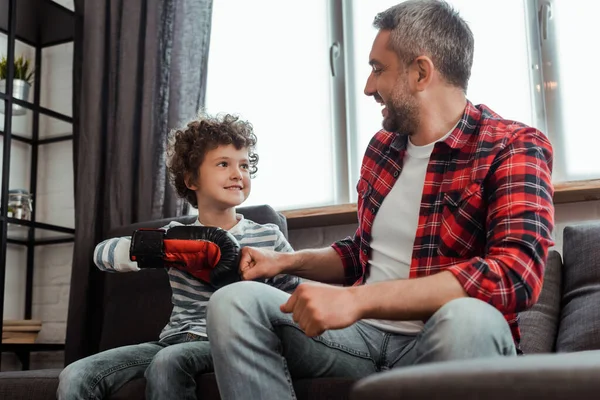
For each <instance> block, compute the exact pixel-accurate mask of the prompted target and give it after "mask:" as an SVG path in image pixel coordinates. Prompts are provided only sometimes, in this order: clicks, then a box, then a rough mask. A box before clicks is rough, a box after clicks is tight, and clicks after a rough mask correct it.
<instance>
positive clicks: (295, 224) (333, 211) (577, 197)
mask: <svg viewBox="0 0 600 400" xmlns="http://www.w3.org/2000/svg"><path fill="white" fill-rule="evenodd" d="M594 200H600V179H593V180H588V181H577V182H564V183H557V184H555V185H554V204H565V203H578V202H583V201H594ZM281 213H282V214H283V215H284V216H285V217H286V218H287V223H288V228H289V229H304V228H315V227H322V226H331V225H346V224H356V223H357V222H358V220H357V216H356V203H352V204H341V205H336V206H325V207H313V208H303V209H296V210H284V211H281Z"/></svg>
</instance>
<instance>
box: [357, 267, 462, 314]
mask: <svg viewBox="0 0 600 400" xmlns="http://www.w3.org/2000/svg"><path fill="white" fill-rule="evenodd" d="M348 290H351V291H353V292H354V295H355V297H356V301H357V304H360V307H361V311H360V314H361V319H362V318H374V319H388V320H398V321H412V320H422V319H427V318H429V317H431V316H432V315H433V314H434V313H435V312H436V311H437V310H439V309H440V308H441V307H442V306H443V305H444V304H446V303H447V302H449V301H450V300H454V299H458V298H461V297H466V296H467V293H466V292H465V290H464V289H463V287H462V286H461V284H460V283H459V282H458V280H457V279H456V278H455V277H454V275H453V274H452V273H451V272H448V271H444V272H440V273H438V274H435V275H432V276H428V277H426V278H417V279H399V280H393V281H386V282H378V283H373V284H369V285H363V286H356V287H352V288H349V289H348Z"/></svg>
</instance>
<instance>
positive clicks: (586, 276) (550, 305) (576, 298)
mask: <svg viewBox="0 0 600 400" xmlns="http://www.w3.org/2000/svg"><path fill="white" fill-rule="evenodd" d="M562 254H563V257H562V260H561V256H560V254H558V253H557V252H556V251H551V252H550V254H549V256H548V262H547V264H546V272H545V275H544V286H543V289H542V293H541V294H540V298H539V300H538V302H537V304H535V305H534V306H533V307H532V308H531V309H530V310H527V311H525V312H522V313H521V314H520V315H519V318H520V319H519V326H520V327H521V336H522V337H521V348H522V349H523V352H524V353H525V354H527V353H550V352H572V351H582V350H597V349H600V223H599V222H593V223H589V222H588V223H582V224H578V225H570V226H567V227H565V229H564V230H563V248H562Z"/></svg>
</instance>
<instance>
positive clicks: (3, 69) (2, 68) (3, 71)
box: [0, 56, 34, 84]
mask: <svg viewBox="0 0 600 400" xmlns="http://www.w3.org/2000/svg"><path fill="white" fill-rule="evenodd" d="M33 73H34V71H33V68H31V65H30V61H29V59H27V58H25V57H23V56H19V57H18V58H16V59H15V76H14V79H21V80H24V81H25V82H27V83H29V84H31V83H32V78H33ZM7 77H8V60H7V58H6V56H2V59H0V80H2V79H6V78H7Z"/></svg>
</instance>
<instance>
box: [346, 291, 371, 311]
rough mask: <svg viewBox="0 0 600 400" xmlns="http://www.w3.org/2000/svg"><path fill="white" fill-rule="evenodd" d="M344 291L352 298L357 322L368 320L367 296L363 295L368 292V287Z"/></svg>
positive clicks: (368, 305)
mask: <svg viewBox="0 0 600 400" xmlns="http://www.w3.org/2000/svg"><path fill="white" fill-rule="evenodd" d="M346 289H347V290H348V291H349V293H350V294H351V296H352V303H353V304H355V305H356V312H357V314H358V320H361V319H364V318H369V307H370V304H369V296H368V295H367V294H366V293H365V292H366V291H367V290H368V287H367V286H366V285H360V286H352V287H349V288H346Z"/></svg>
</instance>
